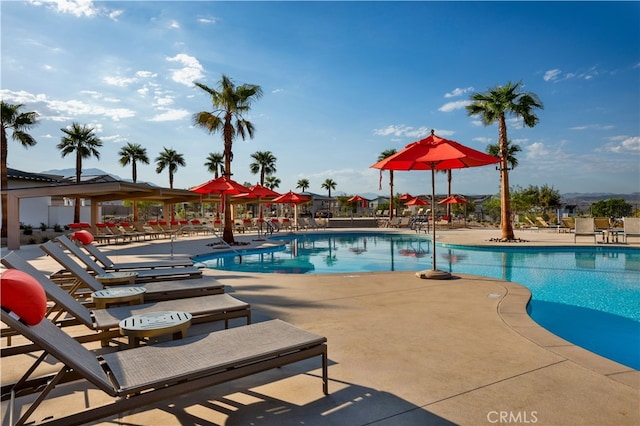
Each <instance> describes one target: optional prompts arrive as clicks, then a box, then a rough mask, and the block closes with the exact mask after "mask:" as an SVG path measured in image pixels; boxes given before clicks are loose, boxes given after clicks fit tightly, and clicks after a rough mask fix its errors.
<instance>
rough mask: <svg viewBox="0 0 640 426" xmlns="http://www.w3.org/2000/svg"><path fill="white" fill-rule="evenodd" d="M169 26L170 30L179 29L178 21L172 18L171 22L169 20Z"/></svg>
mask: <svg viewBox="0 0 640 426" xmlns="http://www.w3.org/2000/svg"><path fill="white" fill-rule="evenodd" d="M169 28H171V29H172V30H179V29H180V23H178V21H176V20H173V21H171V22H169Z"/></svg>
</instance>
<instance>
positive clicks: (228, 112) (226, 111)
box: [193, 74, 262, 244]
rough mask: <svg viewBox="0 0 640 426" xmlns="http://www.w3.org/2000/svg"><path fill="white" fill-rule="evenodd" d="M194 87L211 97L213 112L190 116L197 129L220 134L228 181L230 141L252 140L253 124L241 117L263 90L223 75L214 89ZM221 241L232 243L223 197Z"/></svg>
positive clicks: (228, 210)
mask: <svg viewBox="0 0 640 426" xmlns="http://www.w3.org/2000/svg"><path fill="white" fill-rule="evenodd" d="M194 84H195V85H196V87H199V88H200V89H202V90H204V91H205V92H207V93H208V94H209V95H211V103H212V105H213V111H201V112H198V113H196V114H194V116H193V122H194V124H195V125H196V126H198V127H202V128H203V129H205V130H206V131H208V132H209V133H214V132H218V131H220V132H222V139H223V141H224V176H226V177H227V178H231V161H233V151H232V150H231V148H232V146H233V141H234V139H235V138H236V136H240V137H241V138H242V139H245V137H246V135H249V137H251V138H253V134H254V128H253V124H252V123H251V122H250V121H248V120H247V119H246V118H245V117H244V114H246V113H248V112H249V110H250V109H251V103H252V102H253V100H254V99H259V98H261V97H262V88H261V87H260V86H257V85H254V84H243V85H240V86H236V85H235V84H234V83H233V81H231V79H230V78H229V77H227V76H226V75H224V74H223V75H222V78H221V79H220V81H219V83H218V88H217V89H212V88H210V87H207V86H205V85H204V84H202V83H198V82H195V83H194ZM222 239H223V240H224V241H225V242H227V243H228V244H232V243H233V242H234V240H233V221H232V217H231V200H230V199H229V197H224V231H223V232H222Z"/></svg>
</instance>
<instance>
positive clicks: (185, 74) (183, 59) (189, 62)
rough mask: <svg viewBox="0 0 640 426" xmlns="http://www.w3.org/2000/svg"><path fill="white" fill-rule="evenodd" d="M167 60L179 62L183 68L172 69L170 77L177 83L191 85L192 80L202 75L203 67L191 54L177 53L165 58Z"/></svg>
mask: <svg viewBox="0 0 640 426" xmlns="http://www.w3.org/2000/svg"><path fill="white" fill-rule="evenodd" d="M167 61H169V62H179V63H181V64H182V65H183V68H180V69H172V70H171V71H172V75H171V79H172V80H173V81H175V82H177V83H181V84H184V85H186V86H193V82H194V81H195V80H198V79H200V78H202V77H203V75H204V74H203V70H204V68H203V67H202V65H201V64H200V62H199V61H198V60H197V59H196V58H195V57H193V56H189V55H187V54H185V53H179V54H177V55H176V56H174V57H171V58H167Z"/></svg>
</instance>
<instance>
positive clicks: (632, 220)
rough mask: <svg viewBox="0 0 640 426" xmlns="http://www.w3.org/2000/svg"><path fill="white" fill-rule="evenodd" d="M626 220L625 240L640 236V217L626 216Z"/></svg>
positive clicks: (624, 220)
mask: <svg viewBox="0 0 640 426" xmlns="http://www.w3.org/2000/svg"><path fill="white" fill-rule="evenodd" d="M622 220H623V222H624V231H623V232H624V242H625V243H626V242H627V238H628V237H640V217H625V218H623V219H622Z"/></svg>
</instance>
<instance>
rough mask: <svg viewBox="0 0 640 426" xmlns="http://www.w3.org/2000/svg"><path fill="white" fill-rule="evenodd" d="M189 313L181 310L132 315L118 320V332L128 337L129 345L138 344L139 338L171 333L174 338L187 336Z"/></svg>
mask: <svg viewBox="0 0 640 426" xmlns="http://www.w3.org/2000/svg"><path fill="white" fill-rule="evenodd" d="M190 325H191V314H190V313H188V312H182V311H158V312H149V313H146V314H140V315H134V316H131V317H129V318H125V319H123V320H122V321H120V324H119V326H120V334H121V335H123V336H127V337H128V338H129V345H130V346H133V347H135V346H138V345H140V340H141V339H144V338H149V337H157V336H162V335H165V334H173V338H174V339H183V338H185V337H187V329H188V328H189V326H190Z"/></svg>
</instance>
